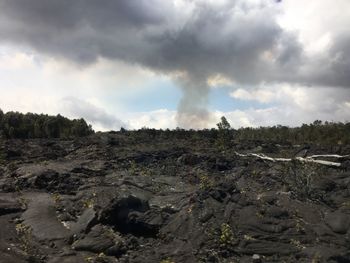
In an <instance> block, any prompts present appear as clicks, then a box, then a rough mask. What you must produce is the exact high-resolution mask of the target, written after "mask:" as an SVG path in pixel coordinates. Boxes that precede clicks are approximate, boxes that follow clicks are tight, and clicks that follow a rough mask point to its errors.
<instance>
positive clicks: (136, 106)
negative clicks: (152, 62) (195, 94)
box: [107, 79, 182, 112]
mask: <svg viewBox="0 0 350 263" xmlns="http://www.w3.org/2000/svg"><path fill="white" fill-rule="evenodd" d="M181 96H182V93H181V90H180V89H179V88H178V87H176V85H175V84H173V83H172V82H171V81H169V80H164V79H163V80H158V81H154V82H151V83H145V85H144V86H143V87H142V88H137V89H131V90H130V91H129V92H123V93H122V94H120V93H118V94H116V97H115V98H113V96H112V97H110V98H107V100H109V101H112V102H113V103H119V104H120V105H121V107H122V108H123V109H124V110H125V111H127V112H146V111H153V110H159V109H167V110H176V108H177V105H178V103H179V101H180V99H181Z"/></svg>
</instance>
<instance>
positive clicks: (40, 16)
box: [0, 0, 350, 126]
mask: <svg viewBox="0 0 350 263" xmlns="http://www.w3.org/2000/svg"><path fill="white" fill-rule="evenodd" d="M278 2H280V1H278ZM277 6H280V4H276V2H275V1H273V0H267V1H266V2H263V1H262V2H261V3H259V4H252V3H251V2H249V1H243V0H235V1H227V3H226V4H221V5H219V4H211V3H209V2H205V1H200V0H188V1H187V5H186V6H185V8H191V11H188V10H183V9H179V8H176V7H175V4H174V3H173V2H172V1H165V0H138V1H136V0H104V1H96V0H74V1H71V0H57V1H48V0H31V1H28V0H0V39H1V40H2V41H7V42H12V43H16V44H21V45H28V46H30V47H32V48H34V49H36V50H38V51H39V52H45V53H47V54H49V55H52V56H57V57H62V58H66V59H69V60H72V61H74V62H76V63H78V64H83V65H88V64H90V63H93V62H95V61H96V59H98V58H99V57H105V58H108V59H117V60H123V61H125V62H127V63H135V64H139V65H142V66H144V67H147V68H150V69H152V70H154V71H159V72H161V73H165V74H174V73H175V72H182V73H184V74H182V75H181V74H180V75H178V74H177V76H180V77H177V78H176V80H177V81H178V83H180V84H181V85H182V90H183V93H184V97H183V99H182V101H181V102H180V105H179V116H178V120H179V123H180V125H183V126H186V125H187V124H188V122H192V119H191V118H190V119H191V120H190V121H186V114H188V115H189V116H199V119H201V120H205V118H206V117H205V116H206V101H207V96H208V91H209V87H208V84H207V79H208V78H209V77H210V76H213V75H215V74H220V75H222V76H225V77H227V78H230V79H232V80H234V81H235V82H236V83H241V84H248V85H249V84H252V85H254V84H257V83H260V82H262V81H264V82H283V81H286V82H303V83H313V82H315V83H317V84H318V85H323V84H324V85H328V84H332V85H334V86H346V85H347V86H348V84H349V79H348V78H349V76H350V74H348V73H349V72H348V68H349V67H348V66H349V61H348V57H349V53H350V50H349V45H347V43H349V41H348V39H344V40H343V43H342V42H341V41H340V43H339V44H337V45H335V46H334V48H333V50H331V52H333V53H337V52H338V53H339V52H340V53H342V54H343V57H341V56H340V58H339V59H338V60H336V61H333V62H330V61H328V60H327V59H329V57H332V56H333V55H334V54H333V53H330V54H329V56H328V57H327V58H326V59H323V65H325V63H326V66H324V67H325V70H328V69H329V71H327V74H321V73H319V72H318V70H316V69H317V68H318V67H317V66H316V69H315V68H308V71H307V72H308V76H306V75H305V74H303V73H302V72H299V71H300V70H299V68H300V66H301V65H304V64H310V65H313V61H308V59H307V58H305V57H304V55H303V49H302V47H301V46H300V44H299V42H298V41H297V37H296V36H294V35H292V34H291V33H287V32H284V31H283V30H282V29H281V27H280V26H279V25H278V24H277V22H276V14H277V13H278V11H277V8H278V7H277ZM186 11H188V12H189V13H190V15H187V16H186V15H184V14H185V13H186ZM338 53H337V54H338ZM340 53H339V54H340ZM314 64H317V63H314ZM327 67H328V68H327ZM347 67H348V68H347ZM332 72H333V73H335V75H334V74H332ZM339 74H340V75H339ZM338 75H339V76H338ZM181 114H182V116H181ZM195 119H196V118H195Z"/></svg>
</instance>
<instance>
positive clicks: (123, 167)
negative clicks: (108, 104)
mask: <svg viewBox="0 0 350 263" xmlns="http://www.w3.org/2000/svg"><path fill="white" fill-rule="evenodd" d="M237 153H240V154H241V155H239V154H237ZM247 153H256V154H264V155H266V156H270V157H278V158H291V159H292V161H290V162H280V161H269V160H264V159H260V158H257V157H256V156H254V155H247V156H243V154H247ZM323 154H336V155H337V156H338V155H339V156H338V157H337V156H335V157H332V158H331V159H329V158H326V160H329V161H332V162H337V163H339V166H328V165H322V164H318V163H308V162H306V163H305V162H301V161H298V160H297V159H294V158H295V157H298V156H299V157H304V158H305V157H307V156H311V155H323ZM348 154H350V146H346V145H341V146H339V145H336V146H320V145H291V144H283V143H273V142H271V143H262V142H259V141H241V142H236V143H234V144H233V145H232V146H230V147H218V145H217V144H216V142H215V140H213V139H210V138H203V137H198V136H196V133H195V132H193V133H188V134H187V135H186V136H182V137H181V136H175V135H173V134H170V135H169V134H166V132H163V133H161V134H156V135H154V134H151V133H150V134H147V133H137V132H110V133H96V134H94V135H91V136H88V137H84V138H77V139H71V140H59V139H28V140H1V141H0V262H3V263H22V262H49V263H76V262H77V263H80V262H82V263H83V262H140V263H141V262H156V263H182V262H184V263H186V262H188V263H193V262H224V263H225V262H227V263H229V262H230V263H233V262H254V263H257V262H309V263H317V262H350V158H349V157H347V156H346V155H348ZM340 156H342V157H340Z"/></svg>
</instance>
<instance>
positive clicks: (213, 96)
mask: <svg viewBox="0 0 350 263" xmlns="http://www.w3.org/2000/svg"><path fill="white" fill-rule="evenodd" d="M231 91H232V88H229V87H220V88H215V89H211V90H210V93H209V109H210V110H213V111H214V110H219V111H223V112H227V111H234V110H247V109H251V108H254V109H264V108H269V107H271V106H273V105H272V104H271V103H260V102H258V101H252V100H240V99H235V98H233V97H231V96H230V92H231Z"/></svg>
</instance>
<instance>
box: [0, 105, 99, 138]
mask: <svg viewBox="0 0 350 263" xmlns="http://www.w3.org/2000/svg"><path fill="white" fill-rule="evenodd" d="M92 133H94V131H93V129H92V127H91V125H88V124H87V123H86V121H85V120H84V119H74V120H70V119H68V118H65V117H63V116H61V115H57V116H50V115H47V114H34V113H27V114H22V113H19V112H13V111H10V112H7V113H4V112H3V111H2V110H1V109H0V138H7V139H11V138H18V139H31V138H72V137H81V136H87V135H89V134H92Z"/></svg>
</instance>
